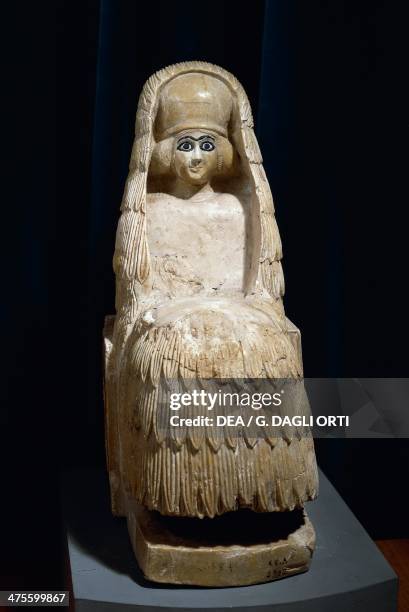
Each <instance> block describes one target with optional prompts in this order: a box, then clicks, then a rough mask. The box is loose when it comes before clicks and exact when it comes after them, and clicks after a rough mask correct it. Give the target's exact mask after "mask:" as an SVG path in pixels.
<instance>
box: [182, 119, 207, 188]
mask: <svg viewBox="0 0 409 612" xmlns="http://www.w3.org/2000/svg"><path fill="white" fill-rule="evenodd" d="M174 163H175V172H176V174H177V176H178V177H179V178H180V179H182V180H183V181H185V182H186V183H190V184H191V185H205V184H206V183H207V182H208V181H209V180H210V179H211V178H212V176H213V175H214V174H215V172H216V171H217V149H216V138H215V137H214V136H212V135H211V134H209V133H208V132H205V131H202V130H186V131H184V132H181V133H180V134H178V135H177V136H176V138H175V156H174Z"/></svg>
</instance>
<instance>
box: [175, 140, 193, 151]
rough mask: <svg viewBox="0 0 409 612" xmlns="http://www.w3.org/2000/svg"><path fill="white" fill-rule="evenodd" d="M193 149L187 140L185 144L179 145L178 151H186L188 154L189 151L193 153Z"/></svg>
mask: <svg viewBox="0 0 409 612" xmlns="http://www.w3.org/2000/svg"><path fill="white" fill-rule="evenodd" d="M192 149H193V145H192V143H191V142H189V141H188V140H185V142H181V143H180V145H178V151H184V152H185V153H186V152H187V151H192Z"/></svg>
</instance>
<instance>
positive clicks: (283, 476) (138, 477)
mask: <svg viewBox="0 0 409 612" xmlns="http://www.w3.org/2000/svg"><path fill="white" fill-rule="evenodd" d="M135 444H136V445H138V447H139V446H142V448H143V452H141V453H140V454H139V456H138V461H137V462H136V463H134V464H133V466H132V467H133V474H134V478H133V479H132V484H131V488H130V492H131V494H132V495H133V496H134V497H135V498H136V499H137V501H138V502H139V503H141V504H143V505H145V506H146V507H147V508H149V509H150V510H158V511H160V512H161V513H162V514H169V515H176V516H193V517H199V518H202V517H204V516H207V517H214V516H215V515H218V514H223V513H224V512H230V511H234V510H238V509H239V508H251V509H253V510H255V511H256V512H277V511H284V510H294V508H301V507H303V505H304V503H305V501H307V500H311V499H314V498H315V497H316V495H317V488H318V480H317V470H316V464H315V461H314V445H313V440H312V438H310V437H303V438H301V439H300V440H293V441H292V442H291V444H287V442H285V440H283V439H279V440H278V441H277V444H276V445H275V446H274V447H271V446H270V445H269V444H267V442H266V441H265V440H259V441H258V443H257V445H256V446H255V447H254V448H249V447H248V445H247V444H246V443H245V441H244V440H243V438H239V439H238V444H237V448H236V450H235V451H232V450H231V449H230V448H229V447H228V446H226V445H222V446H221V447H220V448H219V449H218V451H215V450H214V449H212V448H211V446H210V445H209V444H203V445H202V446H201V447H200V448H199V450H198V451H197V452H192V450H191V448H189V446H187V445H184V446H181V447H178V448H176V447H174V446H173V445H172V443H171V442H170V441H166V442H165V443H164V444H162V445H160V446H158V445H157V444H156V443H154V441H153V439H152V438H151V439H149V440H147V441H146V440H145V439H143V438H142V434H141V432H138V433H137V434H136V436H135ZM128 469H129V468H128Z"/></svg>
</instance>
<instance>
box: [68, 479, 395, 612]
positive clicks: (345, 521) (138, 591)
mask: <svg viewBox="0 0 409 612" xmlns="http://www.w3.org/2000/svg"><path fill="white" fill-rule="evenodd" d="M63 505H64V515H65V524H66V527H67V535H68V548H69V556H70V563H71V573H72V584H73V590H74V599H75V609H76V611H77V612H91V611H92V612H121V611H124V612H125V611H131V610H137V611H146V612H154V611H161V612H170V611H177V612H188V611H191V610H194V611H198V610H211V611H212V612H224V611H227V610H232V609H241V610H243V612H253V611H256V610H260V611H261V610H263V611H264V612H267V611H268V610H271V611H273V612H358V611H359V612H361V611H362V612H396V610H397V585H398V579H397V577H396V575H395V573H394V572H393V570H392V569H391V567H390V566H389V564H388V563H387V562H386V560H385V559H384V557H383V556H382V554H381V553H380V552H379V550H378V548H377V547H376V545H375V544H374V543H373V542H372V540H371V539H370V538H369V536H368V534H367V533H366V531H365V530H364V529H363V527H362V525H361V524H360V523H359V522H358V521H357V520H356V518H355V517H354V515H353V514H352V513H351V511H350V510H349V508H348V507H347V506H346V504H345V503H344V502H343V501H342V499H341V498H340V496H339V495H338V493H337V492H336V490H335V489H334V487H333V486H332V485H331V483H330V482H329V481H328V480H327V478H326V477H325V476H324V475H323V474H322V472H321V473H320V494H319V498H318V499H317V500H316V501H314V502H311V503H309V504H307V512H308V514H309V516H310V519H311V521H312V523H313V525H314V527H315V529H316V532H317V545H316V549H315V553H314V556H313V559H312V564H311V569H310V570H309V571H308V572H307V573H304V574H299V575H297V576H291V577H288V578H284V579H282V580H277V581H275V582H269V583H266V584H259V585H255V586H246V587H238V588H236V587H235V588H222V589H220V588H219V589H212V588H206V589H203V588H192V587H180V586H167V585H160V584H154V583H152V582H148V581H147V580H145V579H144V577H143V575H142V574H141V572H140V570H139V568H138V566H137V564H136V560H135V557H134V555H133V552H132V549H131V545H130V542H129V539H128V532H127V526H126V521H125V519H122V518H114V517H113V516H112V515H111V512H110V504H109V490H108V482H107V477H106V476H105V474H103V473H100V472H96V471H95V472H94V471H82V472H72V473H70V474H68V475H67V477H66V478H65V480H64V487H63Z"/></svg>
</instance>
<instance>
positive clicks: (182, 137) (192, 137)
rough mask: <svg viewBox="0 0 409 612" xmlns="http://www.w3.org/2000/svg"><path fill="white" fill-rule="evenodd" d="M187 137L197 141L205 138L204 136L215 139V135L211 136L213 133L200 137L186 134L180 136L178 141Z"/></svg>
mask: <svg viewBox="0 0 409 612" xmlns="http://www.w3.org/2000/svg"><path fill="white" fill-rule="evenodd" d="M186 138H190V139H191V140H194V141H196V142H198V141H199V140H203V139H204V138H207V139H208V140H215V138H214V136H211V134H204V135H203V136H199V138H195V137H194V136H191V135H190V134H185V136H181V137H180V138H178V143H179V142H180V141H181V140H185V139H186Z"/></svg>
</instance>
